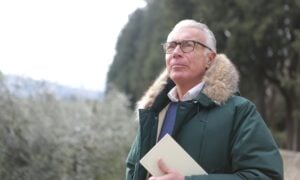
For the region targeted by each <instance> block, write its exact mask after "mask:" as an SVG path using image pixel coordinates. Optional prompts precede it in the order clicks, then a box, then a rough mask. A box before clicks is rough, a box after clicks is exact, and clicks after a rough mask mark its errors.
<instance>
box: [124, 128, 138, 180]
mask: <svg viewBox="0 0 300 180" xmlns="http://www.w3.org/2000/svg"><path fill="white" fill-rule="evenodd" d="M138 134H139V133H137V135H136V137H135V139H134V141H133V144H132V146H131V149H130V151H129V153H128V156H127V159H126V180H133V178H134V173H135V171H136V170H135V168H136V164H137V163H136V162H137V158H138V157H137V156H138V150H137V148H138V138H139V135H138Z"/></svg>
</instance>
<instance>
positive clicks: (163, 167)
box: [157, 159, 170, 174]
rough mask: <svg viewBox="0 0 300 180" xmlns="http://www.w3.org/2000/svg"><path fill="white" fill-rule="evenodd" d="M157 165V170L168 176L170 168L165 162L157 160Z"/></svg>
mask: <svg viewBox="0 0 300 180" xmlns="http://www.w3.org/2000/svg"><path fill="white" fill-rule="evenodd" d="M157 164H158V167H159V169H160V170H161V171H162V172H164V173H165V174H168V173H169V172H170V168H169V167H168V166H167V165H166V164H165V162H164V161H163V160H162V159H159V160H158V162H157Z"/></svg>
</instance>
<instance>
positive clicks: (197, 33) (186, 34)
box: [167, 27, 205, 42]
mask: <svg viewBox="0 0 300 180" xmlns="http://www.w3.org/2000/svg"><path fill="white" fill-rule="evenodd" d="M180 40H200V41H205V35H204V32H203V31H201V30H199V29H197V28H194V27H178V28H175V29H173V30H172V31H171V32H170V33H169V35H168V37H167V42H169V41H180Z"/></svg>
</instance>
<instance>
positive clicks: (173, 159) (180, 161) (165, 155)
mask: <svg viewBox="0 0 300 180" xmlns="http://www.w3.org/2000/svg"><path fill="white" fill-rule="evenodd" d="M159 159H162V160H163V161H164V162H165V164H166V166H167V167H169V168H172V169H176V170H177V171H179V172H180V173H181V174H182V175H184V176H191V175H201V174H205V175H207V173H206V172H205V170H204V169H203V168H202V167H201V166H200V165H199V164H198V163H197V162H196V161H195V160H194V159H193V158H192V157H191V156H190V155H189V154H188V153H187V152H186V151H185V150H184V149H183V148H182V147H181V146H180V145H179V144H178V143H177V142H176V141H175V140H174V139H173V138H172V137H171V136H170V135H169V134H166V135H165V136H164V137H163V138H162V139H161V140H160V141H159V142H158V143H157V144H156V145H155V146H154V147H153V148H152V149H151V150H150V151H149V152H148V153H147V154H145V156H144V157H143V158H142V159H141V160H140V163H141V164H142V165H143V166H144V167H145V169H147V171H148V172H149V173H150V174H151V175H153V176H161V175H164V173H163V172H162V171H161V170H160V169H159V167H158V164H157V162H158V160H159Z"/></svg>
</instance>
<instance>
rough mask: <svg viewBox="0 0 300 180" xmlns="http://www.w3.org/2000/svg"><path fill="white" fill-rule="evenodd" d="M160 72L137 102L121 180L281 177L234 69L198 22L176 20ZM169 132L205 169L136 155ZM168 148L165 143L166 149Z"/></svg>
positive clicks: (267, 137) (276, 154)
mask: <svg viewBox="0 0 300 180" xmlns="http://www.w3.org/2000/svg"><path fill="white" fill-rule="evenodd" d="M163 48H164V51H165V53H166V55H165V59H166V71H164V72H163V73H162V74H161V75H160V76H159V77H158V79H157V80H156V81H155V82H154V84H153V85H152V86H151V87H150V88H149V90H148V91H147V92H146V94H145V96H144V97H143V98H142V99H141V101H140V102H139V121H140V126H139V130H138V134H137V137H136V139H135V141H134V143H133V145H132V148H131V150H130V152H129V155H128V159H127V171H126V179H127V180H144V179H147V178H148V177H149V179H150V180H183V179H186V180H205V179H207V180H215V179H220V180H235V179H236V180H242V179H270V180H274V179H283V166H282V159H281V156H280V154H279V151H278V147H277V146H276V143H275V142H274V140H273V138H272V135H271V133H270V132H269V130H268V128H267V126H266V125H265V123H264V121H263V119H262V118H261V116H260V115H259V113H258V112H257V110H256V108H255V105H254V104H253V103H251V102H250V101H249V100H247V99H245V98H243V97H241V96H240V95H239V93H238V81H239V77H238V72H237V70H236V68H235V67H234V65H233V64H232V63H231V61H230V60H229V59H228V58H227V57H226V56H225V55H217V52H216V40H215V37H214V35H213V33H212V32H211V31H210V30H209V29H208V27H207V26H206V25H205V24H202V23H199V22H197V21H194V20H182V21H180V22H179V23H177V24H176V25H175V27H174V28H173V30H172V31H171V32H170V34H169V35H168V38H167V42H166V43H164V44H163ZM167 133H168V134H170V135H171V136H172V137H173V138H174V139H175V140H176V141H177V142H178V144H180V145H181V146H182V147H183V149H184V150H185V151H186V152H187V153H188V154H189V155H190V156H191V157H192V158H193V159H194V160H195V161H196V162H197V163H198V164H199V165H200V166H201V167H202V168H203V169H204V170H205V171H206V172H207V173H208V175H195V176H184V175H183V174H180V173H179V172H178V171H177V170H176V169H172V168H170V167H168V166H166V165H165V163H164V161H163V159H162V160H160V161H159V162H157V164H158V167H159V168H160V169H161V171H162V172H164V173H165V175H163V176H157V177H154V176H151V174H149V173H148V172H147V171H146V170H145V169H144V168H143V166H141V164H140V163H139V160H140V159H141V158H142V157H143V156H144V155H145V154H146V153H147V152H148V151H149V150H150V149H151V148H152V147H153V146H154V145H155V144H156V142H157V141H159V140H160V139H161V138H162V137H163V136H164V135H165V134H167ZM170 151H172V149H170Z"/></svg>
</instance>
